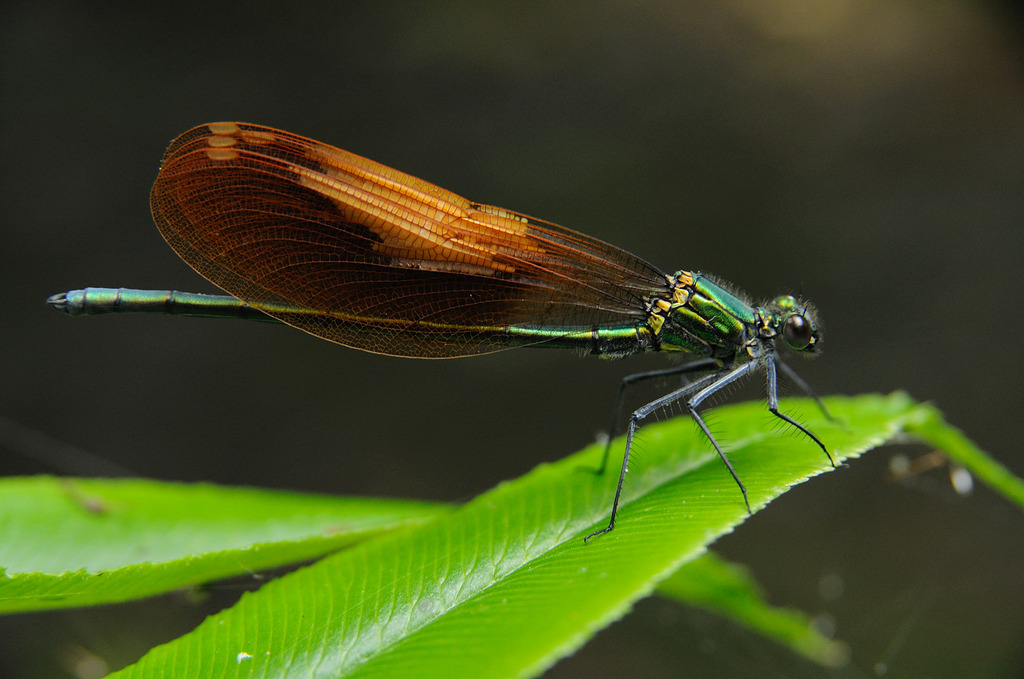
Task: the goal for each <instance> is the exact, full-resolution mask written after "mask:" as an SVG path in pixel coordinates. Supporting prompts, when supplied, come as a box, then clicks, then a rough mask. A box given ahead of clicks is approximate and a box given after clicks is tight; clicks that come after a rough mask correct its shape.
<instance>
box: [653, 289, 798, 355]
mask: <svg viewBox="0 0 1024 679" xmlns="http://www.w3.org/2000/svg"><path fill="white" fill-rule="evenodd" d="M668 278H669V282H670V285H671V292H670V294H669V295H667V296H665V297H657V298H655V299H654V300H652V301H651V303H650V306H649V316H648V321H647V327H648V328H650V332H651V335H652V342H651V344H652V347H651V348H652V349H654V350H656V351H683V352H686V353H690V354H694V355H697V356H707V357H711V358H717V359H722V360H723V361H724V362H726V363H728V362H730V360H731V359H732V358H734V357H735V356H736V355H737V354H741V353H745V354H747V355H748V356H749V358H758V357H760V356H761V353H762V344H763V343H764V342H765V341H772V340H774V339H775V338H776V337H778V336H779V335H780V334H784V333H783V328H784V327H786V324H787V320H788V319H789V318H790V317H794V316H795V317H799V318H800V319H801V320H802V321H804V322H806V323H807V324H808V328H809V333H808V339H807V341H806V343H804V342H802V341H797V342H789V341H790V338H789V337H788V336H786V340H787V342H789V343H790V344H791V346H793V348H795V349H798V350H811V351H813V348H814V345H815V344H816V343H817V341H818V332H817V328H816V327H815V326H814V324H813V321H811V320H810V319H809V318H808V317H807V310H806V308H804V307H803V306H802V305H800V303H799V302H797V300H796V299H795V298H793V297H790V296H784V297H779V298H776V299H775V300H773V301H772V302H771V303H769V304H767V305H765V306H763V307H754V306H751V305H750V304H749V303H748V302H746V301H744V300H742V299H740V298H739V297H737V296H736V295H735V294H733V293H731V292H729V291H728V290H726V289H725V288H723V287H722V286H720V285H718V284H717V283H715V282H713V281H711V280H710V279H708V278H707V277H706V276H704V275H703V274H700V273H695V272H689V271H680V272H678V273H676V274H674V275H673V276H669V277H668Z"/></svg>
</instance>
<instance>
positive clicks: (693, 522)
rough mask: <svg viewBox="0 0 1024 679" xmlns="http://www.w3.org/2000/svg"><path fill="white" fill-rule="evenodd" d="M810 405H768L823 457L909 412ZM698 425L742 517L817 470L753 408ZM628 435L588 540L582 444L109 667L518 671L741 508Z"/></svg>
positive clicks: (889, 427)
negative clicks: (740, 483)
mask: <svg viewBox="0 0 1024 679" xmlns="http://www.w3.org/2000/svg"><path fill="white" fill-rule="evenodd" d="M827 404H828V407H829V408H830V410H831V411H832V413H833V414H834V415H835V416H836V418H837V419H836V420H835V421H829V420H825V419H824V418H822V417H821V416H820V415H819V414H818V413H817V410H816V407H815V406H814V404H813V403H811V402H807V401H788V402H785V403H784V404H783V408H784V410H786V411H787V412H790V413H798V414H799V415H800V416H801V417H802V418H803V419H804V421H805V423H806V424H807V425H808V426H809V427H811V428H812V429H813V430H814V431H815V432H816V433H817V434H818V435H819V436H821V438H822V439H823V440H824V441H825V442H826V443H827V444H828V445H829V447H830V449H831V450H832V451H833V454H834V455H835V456H836V457H837V460H843V459H847V458H850V457H855V456H857V455H859V454H861V453H862V452H864V451H866V450H868V449H870V448H872V447H874V446H876V445H879V444H881V443H883V442H885V441H887V440H889V439H891V438H893V437H894V436H896V435H897V434H899V433H900V432H901V431H902V430H903V429H904V427H905V426H906V423H907V421H908V419H909V418H912V417H914V416H915V414H916V413H917V412H918V409H919V408H920V406H918V405H916V404H915V403H914V402H913V401H911V400H910V399H909V398H908V397H907V396H905V395H903V394H894V395H892V396H861V397H856V398H849V399H844V398H830V399H828V400H827ZM712 421H713V427H714V429H715V431H716V433H717V434H719V435H720V436H721V438H722V440H723V442H725V444H726V445H727V447H728V449H729V451H730V456H731V458H732V461H733V464H734V466H735V467H736V470H737V472H738V474H739V475H740V477H741V478H742V479H744V481H745V483H746V485H747V489H748V492H749V496H750V502H751V505H752V506H753V507H754V509H755V511H756V510H758V509H760V508H762V507H764V505H765V504H766V503H767V502H769V501H770V500H771V499H772V498H774V497H776V496H777V495H779V494H781V493H782V492H784V491H785V490H786V489H788V488H789V487H791V486H792V485H794V484H796V483H800V482H801V481H804V480H806V479H807V478H809V477H811V476H813V475H815V474H818V473H821V472H822V471H826V470H828V469H830V466H829V463H828V461H827V460H826V459H825V456H824V455H823V454H822V452H821V450H820V449H818V448H817V447H816V446H815V445H814V444H813V443H811V442H809V441H807V440H806V438H805V437H801V436H795V435H793V433H792V432H791V431H790V430H789V429H788V428H782V427H778V426H776V425H775V424H774V423H773V419H772V418H771V416H770V415H768V414H767V413H766V411H765V409H764V405H763V404H759V403H753V404H741V405H736V406H729V407H725V408H721V409H719V410H717V411H715V412H714V413H713V414H712ZM642 432H643V433H642V435H641V437H640V438H639V440H638V442H637V448H636V450H637V454H638V455H637V460H636V462H635V463H634V464H633V465H632V469H631V473H630V477H629V483H628V485H627V488H626V493H625V502H624V504H623V506H622V511H621V514H620V518H619V523H618V527H617V528H616V530H615V531H614V532H613V533H611V534H608V535H604V536H601V537H599V538H597V539H596V540H594V541H592V542H591V544H589V545H585V544H584V543H583V536H584V535H586V534H587V533H589V532H590V531H592V530H594V529H595V528H597V527H599V526H601V525H602V524H603V522H605V521H607V513H608V509H609V505H610V502H611V496H612V493H613V492H614V486H615V476H616V475H615V474H605V475H604V476H602V477H598V476H595V475H594V474H592V473H590V472H588V471H586V468H593V467H594V466H595V465H596V463H597V460H598V459H599V457H600V454H601V450H600V447H599V446H592V447H590V448H589V449H587V450H584V451H582V452H581V453H579V454H577V455H573V456H571V457H569V458H567V459H565V460H562V461H560V462H558V463H555V464H545V465H541V466H540V467H538V468H536V469H534V470H533V471H532V472H530V473H528V474H526V475H525V476H523V477H522V478H520V479H517V480H516V481H513V482H509V483H505V484H502V485H500V486H498V487H497V488H495V489H493V490H491V491H490V492H487V493H485V494H483V495H481V496H479V497H478V498H476V499H474V500H473V501H472V502H470V503H468V504H467V505H465V506H463V507H461V508H459V509H458V510H456V511H454V512H452V513H451V514H448V515H445V516H442V517H440V518H438V519H436V520H434V521H432V522H429V523H426V524H424V525H422V526H419V527H416V528H412V529H409V530H405V531H401V532H396V533H391V534H388V535H384V536H382V537H381V538H379V539H375V540H372V541H367V542H364V543H361V544H359V545H356V546H355V547H353V548H351V549H348V550H346V551H344V552H340V553H337V554H333V555H331V556H328V557H327V558H325V559H323V560H321V561H320V562H318V563H316V564H314V565H312V566H308V567H306V568H303V569H300V570H299V571H296V572H294V573H290V574H288V575H287V576H284V577H282V578H279V579H278V580H275V581H273V582H270V583H268V584H267V585H265V586H264V587H263V588H262V589H261V590H260V591H258V592H255V593H249V594H246V595H243V597H242V599H241V601H240V602H239V603H238V604H237V605H236V606H235V607H234V608H232V609H230V610H227V611H224V612H222V613H220V614H217V615H215V616H212V617H210V618H208V619H207V620H206V621H205V622H204V623H203V624H201V625H200V626H199V627H198V628H196V630H194V631H193V632H191V633H189V634H188V635H185V636H184V637H182V638H180V639H178V640H176V641H174V642H171V643H169V644H166V645H164V646H161V647H158V648H156V649H154V650H153V651H151V652H150V653H149V654H147V655H146V656H145V657H144V658H143V659H142V660H140V661H139V662H138V663H137V664H135V665H133V666H131V667H130V668H126V669H125V670H124V671H123V672H121V673H119V674H118V675H117V676H120V677H157V676H175V677H177V676H188V677H250V676H252V677H256V676H259V677H267V676H272V677H289V676H295V677H300V676H301V677H309V676H316V677H438V676H443V677H474V678H480V677H516V676H535V675H537V674H539V673H540V672H542V671H543V670H544V669H545V668H547V667H549V666H550V665H551V664H553V663H554V662H556V661H557V660H558V659H559V658H562V657H564V656H566V655H568V654H570V653H571V652H572V651H573V650H575V649H576V648H578V647H579V646H581V645H582V644H583V643H585V642H586V641H587V639H589V638H590V637H591V636H592V635H593V634H594V633H595V632H596V631H597V630H599V629H600V628H602V627H604V626H606V625H608V624H609V623H611V622H612V621H614V620H616V619H618V618H619V617H621V616H622V615H623V614H625V613H626V612H627V611H628V610H629V608H630V606H631V605H632V604H633V602H635V601H636V600H637V599H639V598H640V597H643V596H646V595H648V594H650V593H651V592H652V591H653V589H654V587H655V586H656V585H657V584H658V583H659V582H660V581H662V580H663V579H665V578H666V577H667V576H669V575H670V574H671V573H673V572H675V570H676V569H678V568H679V567H680V566H681V565H682V564H683V563H685V562H687V561H689V560H691V559H693V558H694V557H696V556H698V555H699V554H701V553H703V552H704V550H705V548H706V546H707V545H708V544H709V543H710V542H712V541H713V540H714V539H715V538H717V537H718V536H720V535H722V534H723V533H726V532H728V531H730V530H732V529H733V528H734V527H735V526H736V525H737V524H739V523H741V522H743V521H744V520H745V519H746V517H747V512H746V508H745V506H744V504H743V500H742V498H741V496H740V494H739V491H738V490H737V489H736V487H735V485H734V483H733V481H732V479H731V478H730V477H729V475H728V473H727V472H726V471H725V469H724V468H723V467H722V465H721V463H720V462H719V461H718V460H717V458H716V457H715V456H714V454H713V453H711V452H709V446H708V444H707V441H706V440H705V439H704V438H703V437H702V436H701V435H700V434H699V432H698V431H697V430H696V428H695V426H694V425H693V423H692V422H691V421H690V420H689V419H686V418H679V419H676V420H672V421H669V422H666V423H662V424H657V425H650V426H648V427H645V428H644V429H643V430H642ZM616 450H621V448H620V447H619V444H618V443H617V444H616Z"/></svg>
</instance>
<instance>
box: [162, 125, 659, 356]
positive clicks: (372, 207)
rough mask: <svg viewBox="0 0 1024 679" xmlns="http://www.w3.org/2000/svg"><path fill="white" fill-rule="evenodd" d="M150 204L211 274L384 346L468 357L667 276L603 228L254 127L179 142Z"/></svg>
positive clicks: (581, 326)
mask: <svg viewBox="0 0 1024 679" xmlns="http://www.w3.org/2000/svg"><path fill="white" fill-rule="evenodd" d="M150 200H151V206H152V209H153V217H154V219H155V221H156V224H157V227H158V228H159V229H160V232H161V234H163V236H164V238H165V239H166V240H167V242H168V243H169V244H170V245H171V247H172V248H174V250H175V252H177V253H178V255H179V256H181V257H182V259H184V260H185V261H186V262H188V264H189V265H191V266H192V267H193V268H194V269H195V270H196V271H198V272H199V273H200V274H202V275H203V276H205V277H206V278H207V279H209V280H210V281H211V282H213V283H214V284H216V285H217V286H219V287H220V288H222V289H223V290H225V291H227V292H228V293H230V294H231V295H234V296H235V297H237V298H239V299H241V300H244V301H246V302H248V303H249V304H251V305H253V306H255V307H257V308H260V309H261V310H264V311H266V312H267V313H268V314H270V315H272V316H275V317H277V318H279V319H280V320H282V321H284V322H286V323H289V324H290V325H294V326H296V327H299V328H301V329H302V330H305V331H307V332H309V333H312V334H314V335H317V336H318V337H322V338H324V339H328V340H331V341H333V342H337V343H339V344H343V345H346V346H350V347H355V348H357V349H363V350H365V351H372V352H375V353H382V354H391V355H399V356H420V357H451V356H463V355H469V354H477V353H485V352H488V351H495V350H497V349H500V348H502V347H503V346H504V345H505V343H507V341H508V336H507V334H506V333H505V329H506V328H508V327H509V326H521V327H530V328H545V329H550V330H555V331H559V332H560V331H564V332H566V333H570V332H574V331H576V332H578V331H581V330H584V331H585V330H588V329H590V328H593V327H607V326H622V325H625V324H630V323H635V322H638V321H641V320H643V318H644V315H645V314H644V307H645V303H646V302H647V300H648V299H649V297H650V295H651V294H652V293H653V292H655V291H663V290H664V289H665V288H666V287H667V283H666V280H665V277H664V275H663V274H662V273H660V272H659V271H658V270H657V269H655V268H654V267H652V266H651V265H650V264H648V263H646V262H645V261H643V260H641V259H639V258H637V257H635V256H633V255H631V254H629V253H627V252H625V251H623V250H620V249H619V248H616V247H614V246H611V245H608V244H606V243H603V242H601V241H599V240H596V239H593V238H590V237H588V236H585V235H583V234H580V233H576V232H574V231H570V230H569V229H566V228H563V227H560V226H556V225H554V224H549V223H546V222H543V221H540V220H536V219H532V218H529V217H525V216H523V215H520V214H517V213H515V212H511V211H508V210H503V209H500V208H494V207H490V206H485V205H479V204H475V203H471V202H469V201H467V200H466V199H465V198H462V197H460V196H457V195H455V194H453V193H451V192H449V191H446V190H444V189H442V188H440V187H437V186H434V185H433V184H430V183H428V182H425V181H422V180H420V179H416V178H415V177H411V176H409V175H406V174H404V173H401V172H398V171H397V170H393V169H391V168H389V167H386V166H384V165H381V164H379V163H375V162H373V161H371V160H367V159H365V158H362V157H360V156H357V155H354V154H351V153H348V152H346V151H342V150H340V149H336V148H334V147H331V146H327V145H325V144H321V143H319V142H316V141H313V140H310V139H305V138H303V137H299V136H296V135H293V134H289V133H287V132H282V131H280V130H275V129H272V128H267V127H260V126H256V125H248V124H242V123H213V124H209V125H204V126H201V127H197V128H195V129H193V130H190V131H188V132H186V133H185V134H183V135H181V136H180V137H178V138H177V139H175V140H174V141H173V142H172V143H171V145H170V147H169V148H168V149H167V152H166V153H165V154H164V159H163V163H162V164H161V168H160V174H159V176H158V177H157V180H156V183H155V184H154V186H153V191H152V195H151V199H150Z"/></svg>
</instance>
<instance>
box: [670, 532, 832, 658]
mask: <svg viewBox="0 0 1024 679" xmlns="http://www.w3.org/2000/svg"><path fill="white" fill-rule="evenodd" d="M657 591H658V594H660V595H662V596H664V597H667V598H670V599H674V600H676V601H679V602H681V603H684V604H687V605H689V606H696V607H698V608H703V609H705V610H708V611H711V612H712V613H716V614H718V615H721V616H723V617H726V618H729V619H731V620H733V621H734V622H735V623H737V624H739V625H741V626H743V627H746V628H747V629H750V630H753V631H754V632H757V633H759V634H761V635H763V636H765V637H767V638H769V639H772V640H773V641H776V642H778V643H779V644H781V645H783V646H786V647H788V648H789V649H790V650H792V651H794V652H795V653H799V654H800V655H803V656H805V657H807V658H810V659H811V660H813V661H815V662H817V663H820V664H822V665H825V666H827V667H842V666H843V665H845V664H846V662H847V661H848V660H849V657H850V649H849V647H848V646H847V645H846V644H844V643H842V642H839V641H834V640H832V639H829V638H827V637H825V636H823V635H822V634H821V633H820V632H818V631H817V630H816V629H814V627H813V625H812V624H811V619H810V618H809V617H808V616H807V615H806V614H805V613H803V612H801V611H797V610H794V609H791V608H779V607H775V606H770V605H768V603H767V602H766V601H765V598H764V594H763V593H762V591H761V588H760V587H759V586H758V585H757V583H756V582H755V581H754V579H753V578H752V577H751V576H750V574H749V573H748V572H747V569H746V568H744V567H743V566H740V565H739V564H734V563H729V562H727V561H725V560H723V559H722V558H721V557H719V556H718V555H716V554H714V553H713V552H708V553H707V554H704V555H703V556H699V557H697V558H696V559H694V560H693V561H690V562H689V563H687V564H684V565H683V567H682V568H680V569H679V570H677V571H676V572H675V573H673V574H672V575H670V576H669V577H668V578H666V579H665V580H663V581H662V582H661V584H659V585H658V590H657Z"/></svg>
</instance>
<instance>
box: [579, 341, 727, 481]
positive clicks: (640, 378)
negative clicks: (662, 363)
mask: <svg viewBox="0 0 1024 679" xmlns="http://www.w3.org/2000/svg"><path fill="white" fill-rule="evenodd" d="M721 367H722V365H721V363H720V362H719V361H717V360H715V359H713V358H702V359H701V360H699V361H693V362H692V363H687V364H685V365H677V366H673V367H671V368H664V369H662V370H651V371H649V372H643V373H635V374H633V375H627V376H626V377H624V378H623V380H622V383H621V384H619V394H618V396H617V397H616V399H615V410H614V412H613V413H612V423H611V426H610V427H608V442H607V443H605V445H604V456H603V457H602V458H601V465H600V466H599V467H598V468H597V469H596V470H595V472H596V473H597V474H604V472H605V469H607V468H608V456H609V453H610V452H611V448H612V439H614V438H615V434H616V432H617V430H618V426H619V422H620V421H621V419H622V409H623V407H625V405H626V388H627V387H630V386H632V385H634V384H639V383H640V382H645V381H647V380H652V379H656V378H658V377H671V376H673V375H688V374H690V373H697V372H706V371H708V370H717V369H719V368H721ZM684 386H686V385H684ZM627 447H628V445H627Z"/></svg>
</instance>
